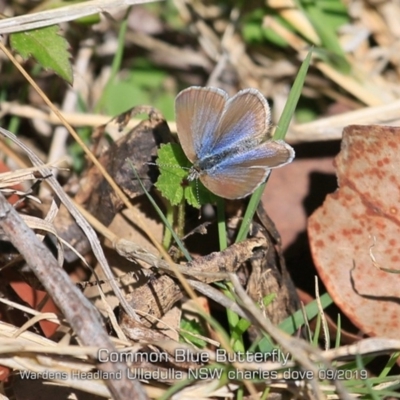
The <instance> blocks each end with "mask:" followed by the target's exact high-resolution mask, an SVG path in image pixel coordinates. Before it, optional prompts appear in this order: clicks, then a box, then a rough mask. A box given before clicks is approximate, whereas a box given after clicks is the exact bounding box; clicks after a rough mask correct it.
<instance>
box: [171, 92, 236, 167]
mask: <svg viewBox="0 0 400 400" xmlns="http://www.w3.org/2000/svg"><path fill="white" fill-rule="evenodd" d="M227 100H228V95H227V94H226V93H225V92H224V91H223V90H221V89H217V88H203V87H190V88H188V89H185V90H183V91H182V92H180V93H179V94H178V95H177V97H176V100H175V116H176V127H177V131H178V137H179V141H180V143H181V145H182V148H183V151H184V152H185V154H186V156H187V158H188V159H189V160H190V161H191V162H192V163H194V162H195V161H197V160H199V159H201V158H203V156H204V155H205V154H206V152H207V151H208V150H209V149H211V148H212V146H213V143H214V134H215V132H216V130H217V127H218V124H219V123H220V119H221V116H222V113H223V111H224V109H225V105H226V102H227Z"/></svg>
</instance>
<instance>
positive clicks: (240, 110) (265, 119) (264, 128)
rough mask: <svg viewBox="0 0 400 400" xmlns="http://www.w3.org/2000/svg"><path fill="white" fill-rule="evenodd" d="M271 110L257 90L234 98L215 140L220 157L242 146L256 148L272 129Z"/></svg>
mask: <svg viewBox="0 0 400 400" xmlns="http://www.w3.org/2000/svg"><path fill="white" fill-rule="evenodd" d="M270 116H271V114H270V108H269V105H268V102H267V100H266V99H265V97H264V96H263V95H262V94H261V93H260V92H259V91H258V90H256V89H245V90H242V91H240V92H239V93H238V94H236V95H235V96H233V97H232V98H230V99H229V100H228V101H227V102H226V105H225V109H224V112H223V114H222V116H221V119H220V121H219V124H218V127H217V130H216V131H215V133H214V136H213V144H212V148H213V152H214V153H219V152H222V151H225V150H226V149H228V148H230V147H232V146H235V144H236V143H239V142H249V143H252V144H253V145H255V144H257V143H260V142H261V141H262V140H263V139H265V138H266V135H267V132H268V130H269V129H270Z"/></svg>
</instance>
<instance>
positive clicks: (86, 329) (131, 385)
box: [0, 193, 147, 400]
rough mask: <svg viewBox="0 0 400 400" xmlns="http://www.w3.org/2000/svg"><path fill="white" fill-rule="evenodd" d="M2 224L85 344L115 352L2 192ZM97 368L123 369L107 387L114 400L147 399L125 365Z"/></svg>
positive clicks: (86, 304) (83, 299)
mask: <svg viewBox="0 0 400 400" xmlns="http://www.w3.org/2000/svg"><path fill="white" fill-rule="evenodd" d="M0 226H1V227H2V228H3V230H4V232H5V233H6V235H7V236H8V238H9V240H10V241H11V243H12V244H13V245H14V246H15V248H17V249H18V251H19V252H20V253H21V255H22V256H23V257H24V258H25V260H26V262H27V264H28V265H29V267H30V268H31V270H32V271H33V272H34V274H35V275H36V277H37V278H38V279H39V280H40V282H41V283H42V285H43V286H44V287H45V288H46V290H47V292H48V293H49V295H50V296H51V297H52V299H53V300H54V302H55V303H56V305H57V306H58V307H59V308H60V310H61V311H62V312H63V314H64V315H65V317H66V319H67V321H68V322H69V323H70V325H71V327H72V329H73V330H74V331H75V332H76V334H77V335H78V337H79V338H80V340H81V341H82V343H83V344H85V345H86V346H98V347H99V348H104V349H107V350H108V351H110V352H116V351H117V350H116V348H115V347H114V345H113V344H112V342H111V341H110V339H109V337H108V335H107V333H106V332H105V330H104V328H103V326H102V323H101V320H100V318H99V314H98V311H97V310H96V309H95V308H94V307H93V305H92V304H91V303H90V302H89V300H88V299H87V298H86V297H85V296H84V295H83V294H82V293H81V292H80V291H79V290H78V289H77V288H76V287H75V286H74V285H73V284H72V282H71V280H70V279H69V277H68V275H67V274H66V272H65V271H64V270H63V269H62V268H60V267H59V266H58V264H57V261H56V259H55V258H54V257H53V255H52V254H51V252H50V251H49V249H48V248H47V247H46V246H45V245H44V244H43V243H42V242H41V241H40V240H38V238H37V237H36V235H35V233H34V232H33V231H32V230H31V229H29V227H28V226H27V225H26V224H25V222H24V221H23V219H22V218H21V216H20V215H19V214H18V213H17V211H16V210H15V209H14V208H13V207H12V206H11V205H10V204H9V203H8V202H7V200H6V199H5V198H4V196H3V195H2V194H1V193H0ZM95 361H96V360H95ZM97 367H98V368H99V369H101V370H102V371H104V372H108V373H111V375H112V374H113V373H114V374H116V373H117V372H118V371H121V372H123V374H122V378H121V379H120V380H119V379H115V380H111V379H110V380H107V387H108V388H109V390H110V392H111V393H112V395H113V396H114V398H115V399H121V400H122V399H132V398H135V399H143V400H144V399H147V396H146V394H145V392H144V391H143V389H142V387H141V386H140V383H139V382H137V381H133V380H129V379H128V378H127V375H126V371H127V368H128V367H127V365H126V364H124V363H121V362H115V363H111V362H105V363H97Z"/></svg>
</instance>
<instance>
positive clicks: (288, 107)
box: [236, 50, 312, 243]
mask: <svg viewBox="0 0 400 400" xmlns="http://www.w3.org/2000/svg"><path fill="white" fill-rule="evenodd" d="M311 55H312V50H310V51H309V53H308V54H307V57H306V58H305V60H304V61H303V63H302V64H301V67H300V69H299V72H298V74H297V76H296V79H295V81H294V83H293V86H292V89H291V90H290V93H289V96H288V99H287V102H286V104H285V108H284V109H283V112H282V115H281V118H280V119H279V123H278V126H277V129H276V131H275V134H274V137H273V139H274V140H283V139H284V138H285V135H286V132H287V130H288V128H289V124H290V121H291V119H292V116H293V114H294V111H295V109H296V106H297V103H298V101H299V98H300V95H301V91H302V89H303V85H304V81H305V79H306V75H307V71H308V67H309V66H310V62H311ZM265 185H266V182H265V183H263V184H262V185H260V187H259V188H258V189H257V190H256V191H255V192H254V193H253V195H252V196H251V198H250V202H249V205H248V207H247V209H246V212H245V214H244V217H243V222H242V224H241V226H240V229H239V233H238V235H237V238H236V243H238V242H241V241H243V240H244V239H245V238H246V237H247V233H248V231H249V227H250V224H251V221H252V220H253V217H254V214H255V212H256V210H257V207H258V204H259V202H260V200H261V196H262V194H263V192H264V189H265Z"/></svg>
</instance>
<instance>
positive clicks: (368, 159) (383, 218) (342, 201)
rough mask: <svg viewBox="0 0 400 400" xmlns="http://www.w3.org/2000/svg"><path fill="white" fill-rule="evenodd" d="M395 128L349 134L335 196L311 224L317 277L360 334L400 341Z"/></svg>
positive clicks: (399, 142) (399, 188) (398, 142)
mask: <svg viewBox="0 0 400 400" xmlns="http://www.w3.org/2000/svg"><path fill="white" fill-rule="evenodd" d="M399 149H400V128H393V127H383V126H358V125H354V126H349V127H347V128H345V130H344V132H343V140H342V147H341V152H340V154H339V155H338V156H337V157H336V159H335V163H336V168H337V176H338V184H339V190H337V191H336V192H335V193H333V194H330V195H328V196H327V198H326V200H325V202H324V204H323V206H322V207H320V208H319V209H318V210H316V211H315V212H314V214H313V215H312V216H311V217H310V219H309V223H308V234H309V238H310V246H311V251H312V255H313V259H314V263H315V266H316V268H317V270H318V273H319V275H320V277H321V279H322V281H323V282H324V284H325V286H326V288H327V290H328V292H329V293H330V295H331V296H332V298H333V300H334V301H335V302H336V304H337V305H338V306H339V307H340V308H341V310H342V311H343V312H344V313H345V314H346V315H347V316H348V317H349V318H350V319H351V321H352V322H353V323H354V324H355V325H356V326H357V327H358V328H360V329H361V330H362V331H363V332H365V333H367V334H368V335H371V336H386V337H389V338H397V337H398V335H399V333H400V246H399V244H400V205H399V204H400V158H399Z"/></svg>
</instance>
